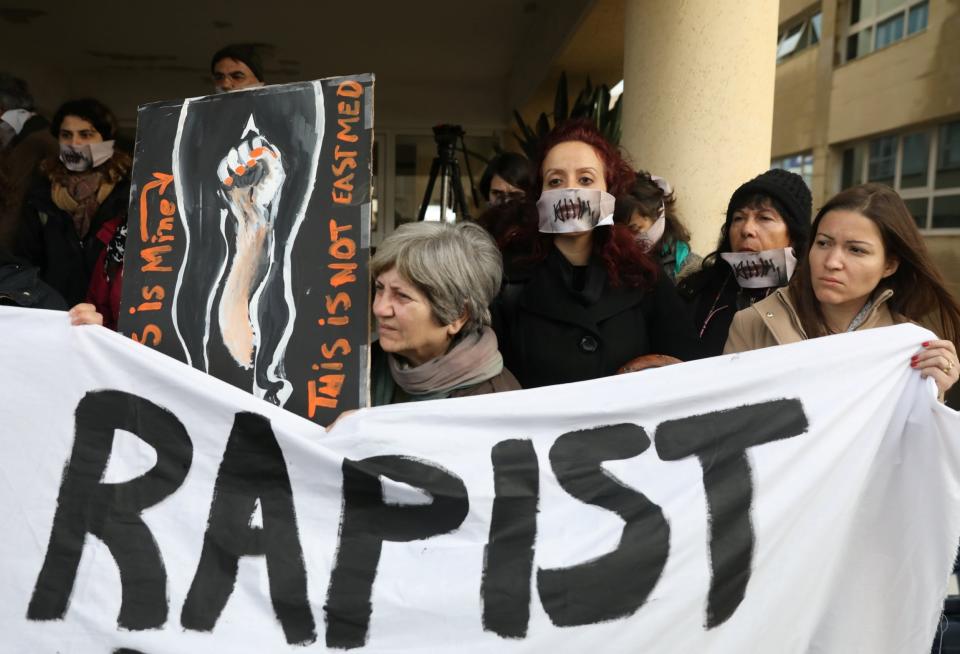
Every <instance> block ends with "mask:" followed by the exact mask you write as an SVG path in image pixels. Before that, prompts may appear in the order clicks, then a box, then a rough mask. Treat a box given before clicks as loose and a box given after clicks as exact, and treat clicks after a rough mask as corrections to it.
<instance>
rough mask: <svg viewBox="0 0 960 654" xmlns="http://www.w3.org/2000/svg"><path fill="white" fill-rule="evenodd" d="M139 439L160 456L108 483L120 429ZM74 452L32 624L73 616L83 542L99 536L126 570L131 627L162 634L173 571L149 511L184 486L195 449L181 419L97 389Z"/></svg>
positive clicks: (83, 413) (88, 399)
mask: <svg viewBox="0 0 960 654" xmlns="http://www.w3.org/2000/svg"><path fill="white" fill-rule="evenodd" d="M116 429H122V430H124V431H128V432H130V433H132V434H136V435H137V436H138V437H139V438H140V439H141V440H142V441H144V442H145V443H147V444H148V445H150V446H151V447H153V449H154V450H156V453H157V462H156V464H155V465H154V466H153V467H152V468H151V469H150V470H149V471H147V472H146V473H145V474H144V475H141V476H140V477H137V478H135V479H131V480H129V481H125V482H123V483H119V484H105V483H101V481H100V480H101V479H102V478H103V474H104V472H105V471H106V469H107V461H108V460H109V458H110V452H111V451H112V449H113V437H114V430H116ZM75 430H76V432H75V436H74V441H73V451H72V452H71V454H70V460H69V461H68V462H67V464H66V466H65V468H64V473H63V481H62V482H61V484H60V494H59V496H58V497H57V510H56V513H55V514H54V518H53V527H52V528H51V530H50V544H49V546H48V547H47V555H46V557H45V558H44V560H43V567H42V568H41V569H40V574H39V575H38V577H37V584H36V586H35V588H34V590H33V596H32V597H31V598H30V605H29V607H28V608H27V619H28V620H62V619H63V616H64V614H65V613H66V611H67V605H68V603H69V601H70V595H71V593H72V592H73V585H74V582H75V581H76V576H77V566H78V565H79V564H80V556H81V554H82V553H83V542H84V539H85V536H86V535H87V534H88V533H89V534H92V535H94V536H96V537H97V538H99V539H100V540H101V541H102V542H103V544H104V545H106V546H107V549H109V550H110V554H111V556H113V559H114V560H115V561H116V563H117V568H118V570H119V572H120V586H121V604H120V615H119V616H118V618H117V624H118V625H119V626H120V627H121V628H123V629H130V630H140V629H156V628H159V627H161V626H163V624H164V623H165V622H166V620H167V612H168V610H169V607H168V605H167V573H166V570H165V568H164V565H163V558H162V557H161V556H160V548H159V547H158V546H157V542H156V540H154V538H153V534H151V533H150V529H149V528H148V527H147V525H146V523H144V521H143V519H142V518H141V517H140V514H141V512H142V511H143V510H144V509H146V508H148V507H151V506H153V505H155V504H157V503H159V502H160V501H161V500H163V499H164V498H166V497H167V496H168V495H170V494H171V493H173V492H174V491H175V490H177V488H178V487H179V486H180V484H182V483H183V480H184V478H185V477H186V476H187V471H188V470H189V469H190V463H191V460H192V458H193V444H192V443H191V442H190V437H189V436H188V435H187V430H186V429H184V427H183V424H181V422H180V421H179V420H178V419H177V417H176V416H175V415H173V414H172V413H170V412H169V411H167V410H166V409H164V408H162V407H159V406H157V405H156V404H154V403H153V402H150V401H149V400H145V399H143V398H142V397H137V396H136V395H132V394H130V393H124V392H122V391H92V392H89V393H87V394H86V395H85V396H84V397H83V399H82V400H80V402H79V404H78V405H77V410H76V414H75Z"/></svg>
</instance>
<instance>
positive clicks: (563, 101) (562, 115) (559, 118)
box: [553, 72, 569, 125]
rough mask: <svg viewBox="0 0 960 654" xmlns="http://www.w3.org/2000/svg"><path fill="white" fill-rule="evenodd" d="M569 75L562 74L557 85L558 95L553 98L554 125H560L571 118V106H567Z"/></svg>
mask: <svg viewBox="0 0 960 654" xmlns="http://www.w3.org/2000/svg"><path fill="white" fill-rule="evenodd" d="M567 102H568V98H567V73H566V72H561V73H560V81H559V82H558V83H557V94H556V96H554V98H553V124H554V125H559V124H560V123H562V122H563V121H565V120H566V119H567V117H568V116H569V106H568V104H567Z"/></svg>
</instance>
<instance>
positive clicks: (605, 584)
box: [537, 423, 670, 627]
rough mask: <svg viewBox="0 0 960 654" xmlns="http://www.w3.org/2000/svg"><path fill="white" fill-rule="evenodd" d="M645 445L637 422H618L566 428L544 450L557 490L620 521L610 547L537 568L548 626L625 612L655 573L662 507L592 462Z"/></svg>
mask: <svg viewBox="0 0 960 654" xmlns="http://www.w3.org/2000/svg"><path fill="white" fill-rule="evenodd" d="M648 447H650V439H649V438H648V437H647V434H646V432H644V430H643V428H642V427H640V426H639V425H634V424H630V423H622V424H617V425H607V426H603V427H595V428H593V429H584V430H582V431H574V432H568V433H566V434H563V435H562V436H560V438H558V439H557V440H556V442H555V443H554V444H553V447H551V448H550V464H551V466H552V467H553V472H554V474H555V475H556V476H557V481H558V482H559V483H560V486H561V487H562V488H563V490H565V491H566V492H567V493H569V494H570V495H572V496H573V497H575V498H577V499H578V500H580V501H581V502H584V503H586V504H592V505H594V506H599V507H601V508H604V509H606V510H608V511H610V512H612V513H616V514H617V515H619V516H620V517H621V518H623V520H624V522H625V523H626V524H625V525H624V527H623V534H622V535H621V537H620V543H619V545H617V548H616V549H615V550H613V551H612V552H608V553H607V554H604V555H602V556H599V557H597V558H596V559H593V560H592V561H587V562H585V563H580V564H578V565H574V566H571V567H569V568H554V569H540V570H538V571H537V586H538V588H539V592H540V601H541V602H543V607H544V609H546V612H547V615H548V616H549V617H550V620H551V622H553V624H555V625H557V626H559V627H572V626H577V625H586V624H594V623H597V622H603V621H607V620H613V619H616V618H621V617H625V616H628V615H631V614H632V613H634V612H635V611H636V610H637V609H639V608H640V607H641V606H642V605H643V603H644V602H646V600H647V597H648V596H649V595H650V592H651V591H652V590H653V587H654V586H655V585H656V583H657V580H659V579H660V575H661V574H662V573H663V568H664V566H665V565H666V563H667V556H668V555H669V552H670V526H669V525H668V524H667V520H666V518H664V516H663V511H662V510H661V509H660V507H659V506H657V505H656V504H654V503H653V502H651V501H650V500H649V499H647V497H646V496H645V495H643V493H640V492H638V491H636V490H634V489H632V488H630V487H628V486H624V485H623V484H621V483H620V482H619V481H618V480H617V479H616V478H614V477H613V476H612V475H610V474H608V473H607V472H605V471H604V470H603V468H601V465H600V464H601V463H603V462H604V461H612V460H618V459H630V458H632V457H635V456H637V455H639V454H642V453H643V452H644V451H646V449H647V448H648ZM585 528H589V527H585Z"/></svg>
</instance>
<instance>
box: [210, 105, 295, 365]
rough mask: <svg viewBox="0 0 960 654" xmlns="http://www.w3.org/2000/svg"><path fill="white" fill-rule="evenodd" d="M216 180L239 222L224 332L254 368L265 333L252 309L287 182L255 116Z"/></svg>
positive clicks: (240, 359)
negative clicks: (260, 132)
mask: <svg viewBox="0 0 960 654" xmlns="http://www.w3.org/2000/svg"><path fill="white" fill-rule="evenodd" d="M217 176H218V178H219V179H220V183H221V184H222V185H223V187H222V188H221V189H220V193H221V197H222V198H223V200H224V202H225V203H226V205H227V206H228V207H229V208H230V215H231V217H232V219H233V220H234V221H236V223H235V226H234V230H235V232H234V239H235V248H234V250H233V259H232V260H231V261H230V262H229V263H228V272H227V278H226V281H225V282H224V286H223V295H221V297H220V310H219V313H218V319H219V322H220V333H221V334H222V335H223V343H224V345H226V347H227V350H228V351H229V352H230V355H231V356H232V357H233V359H234V361H236V362H237V364H238V365H239V366H240V367H242V368H250V367H252V366H253V354H254V351H255V346H256V343H257V341H258V337H259V333H260V330H259V328H258V324H257V323H258V319H257V315H256V311H254V312H253V313H252V315H251V311H250V306H251V303H252V302H254V301H255V300H256V299H257V297H258V296H259V295H260V284H261V283H262V282H263V273H264V272H265V269H266V265H265V264H267V263H268V261H269V257H270V252H271V249H272V245H273V221H274V218H276V215H277V207H278V205H279V203H280V195H281V193H282V191H283V181H284V180H285V179H286V174H285V173H284V172H283V161H282V158H281V156H280V153H279V152H278V151H277V149H276V148H275V147H273V146H272V145H271V144H270V142H269V141H267V140H266V139H265V138H263V137H262V136H260V135H259V132H257V129H256V125H255V124H254V123H253V117H252V116H251V117H250V123H249V124H248V125H247V129H246V134H245V135H244V138H243V139H242V140H241V141H240V142H239V143H238V144H237V145H236V147H232V148H230V151H229V152H228V153H227V154H226V155H225V156H224V157H223V159H221V160H220V165H219V166H218V167H217ZM224 237H226V234H224Z"/></svg>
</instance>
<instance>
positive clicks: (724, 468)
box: [656, 400, 808, 629]
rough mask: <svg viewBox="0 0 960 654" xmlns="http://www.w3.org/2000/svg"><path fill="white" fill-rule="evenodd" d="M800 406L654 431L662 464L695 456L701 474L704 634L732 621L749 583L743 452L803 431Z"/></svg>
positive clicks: (674, 423)
mask: <svg viewBox="0 0 960 654" xmlns="http://www.w3.org/2000/svg"><path fill="white" fill-rule="evenodd" d="M807 428H808V424H807V416H806V414H805V413H804V411H803V405H802V404H801V403H800V400H774V401H771V402H764V403H761V404H751V405H747V406H742V407H737V408H735V409H728V410H725V411H715V412H713V413H705V414H703V415H699V416H691V417H689V418H681V419H679V420H670V421H667V422H664V423H661V424H660V425H659V426H658V427H657V434H656V443H657V444H656V447H657V454H659V455H660V458H661V459H663V460H664V461H679V460H680V459H685V458H687V457H691V456H696V457H697V458H698V459H699V460H700V466H701V467H702V468H703V486H704V490H705V492H706V495H707V511H708V515H707V520H708V523H709V524H708V527H709V530H710V568H711V578H710V592H709V595H708V600H707V623H706V626H707V628H708V629H713V628H714V627H717V626H719V625H721V624H723V623H724V622H726V621H727V619H729V618H730V616H732V615H733V613H734V612H735V611H736V610H737V607H738V606H740V603H741V602H742V601H743V598H744V594H745V593H746V589H747V582H749V581H750V575H751V572H752V561H753V545H754V534H753V524H752V523H751V521H750V510H751V505H752V503H753V479H752V471H751V468H750V460H749V459H748V458H747V449H749V448H751V447H754V446H756V445H763V444H764V443H772V442H773V441H778V440H783V439H786V438H792V437H794V436H798V435H800V434H802V433H804V432H805V431H807Z"/></svg>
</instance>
